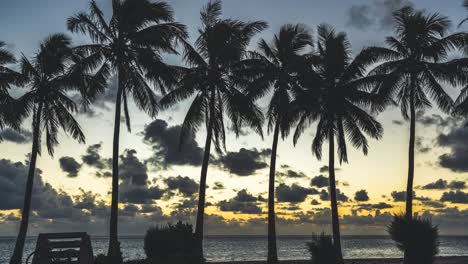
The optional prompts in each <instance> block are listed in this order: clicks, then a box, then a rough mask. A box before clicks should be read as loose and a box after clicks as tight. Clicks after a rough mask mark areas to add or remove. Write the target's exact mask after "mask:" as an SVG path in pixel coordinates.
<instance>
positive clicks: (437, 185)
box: [422, 179, 447, 190]
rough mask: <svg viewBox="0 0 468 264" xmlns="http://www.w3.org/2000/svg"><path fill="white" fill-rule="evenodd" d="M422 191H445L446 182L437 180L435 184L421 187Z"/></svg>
mask: <svg viewBox="0 0 468 264" xmlns="http://www.w3.org/2000/svg"><path fill="white" fill-rule="evenodd" d="M422 189H423V190H444V189H447V181H446V180H442V179H438V180H437V181H435V182H431V183H428V184H426V185H424V186H423V187H422Z"/></svg>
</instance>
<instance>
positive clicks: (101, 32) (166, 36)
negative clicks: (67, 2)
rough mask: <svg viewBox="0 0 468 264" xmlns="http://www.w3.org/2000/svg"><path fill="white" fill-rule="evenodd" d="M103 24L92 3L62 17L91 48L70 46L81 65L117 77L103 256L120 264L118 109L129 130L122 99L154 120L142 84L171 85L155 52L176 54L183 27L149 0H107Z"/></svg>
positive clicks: (151, 98) (151, 97) (153, 105)
mask: <svg viewBox="0 0 468 264" xmlns="http://www.w3.org/2000/svg"><path fill="white" fill-rule="evenodd" d="M112 12H113V13H112V17H111V18H110V20H109V21H106V20H105V18H104V14H103V12H102V11H101V10H100V9H99V7H98V6H97V4H96V2H95V1H91V3H90V6H89V13H83V12H81V13H78V14H77V15H75V16H73V17H70V18H69V19H68V29H69V30H71V31H72V32H81V33H84V34H87V35H88V36H89V37H90V38H91V40H92V44H89V45H82V46H78V47H76V49H77V50H79V51H80V52H82V53H83V54H85V55H87V61H86V63H87V64H86V67H90V68H98V70H97V71H98V72H108V73H117V77H118V89H117V98H116V103H115V121H114V141H113V154H112V202H111V219H110V232H109V236H110V239H109V251H108V255H109V256H110V257H111V259H112V263H116V262H118V261H120V260H118V259H117V257H118V256H119V255H120V251H119V246H118V238H117V237H118V236H117V214H118V194H119V173H118V158H119V135H120V116H121V106H122V104H123V108H124V109H123V110H124V115H125V120H126V125H127V128H128V130H129V131H130V118H129V113H128V104H127V101H128V99H127V98H128V96H130V95H131V96H133V99H134V101H135V103H136V105H137V107H139V108H140V109H141V110H143V111H145V112H146V113H148V114H149V115H150V116H151V117H155V116H156V114H157V112H158V102H157V100H158V98H157V96H156V94H155V93H154V91H153V89H152V88H151V87H150V85H149V84H148V83H147V80H150V81H151V82H152V83H154V84H157V86H158V88H159V89H161V91H162V92H163V93H164V92H165V86H166V85H169V84H170V83H172V82H174V81H175V79H174V77H175V72H174V70H173V69H172V68H171V67H169V66H168V65H166V64H165V63H164V62H163V61H162V59H161V54H160V53H163V52H166V53H173V54H175V53H177V52H176V50H175V44H176V41H177V40H181V39H184V38H186V36H187V33H186V30H185V26H184V25H182V24H180V23H177V22H174V17H173V11H172V9H171V8H170V6H169V5H168V4H167V3H165V2H152V1H150V0H113V1H112Z"/></svg>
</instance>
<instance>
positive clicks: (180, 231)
mask: <svg viewBox="0 0 468 264" xmlns="http://www.w3.org/2000/svg"><path fill="white" fill-rule="evenodd" d="M144 247H145V253H146V256H147V257H148V258H149V259H152V260H156V259H158V260H164V259H178V258H180V259H184V260H187V261H189V260H190V259H192V257H193V256H194V252H195V236H194V234H193V228H192V225H191V224H188V223H187V224H184V223H182V222H181V221H179V222H178V223H177V224H175V225H172V224H167V225H164V226H155V227H152V228H150V229H148V231H146V235H145V245H144ZM165 262H168V261H165ZM177 263H181V262H177Z"/></svg>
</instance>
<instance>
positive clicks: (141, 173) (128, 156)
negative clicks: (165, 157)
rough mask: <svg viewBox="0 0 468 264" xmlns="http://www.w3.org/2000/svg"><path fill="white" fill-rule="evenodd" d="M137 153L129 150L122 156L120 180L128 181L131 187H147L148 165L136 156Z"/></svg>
mask: <svg viewBox="0 0 468 264" xmlns="http://www.w3.org/2000/svg"><path fill="white" fill-rule="evenodd" d="M136 153H137V152H136V150H134V149H127V150H125V152H124V154H123V155H120V163H119V178H120V179H123V180H124V181H128V182H129V184H131V185H138V186H143V185H147V183H148V172H147V168H146V165H145V164H144V163H143V162H141V161H140V160H139V159H138V158H137V157H136V156H135V154H136Z"/></svg>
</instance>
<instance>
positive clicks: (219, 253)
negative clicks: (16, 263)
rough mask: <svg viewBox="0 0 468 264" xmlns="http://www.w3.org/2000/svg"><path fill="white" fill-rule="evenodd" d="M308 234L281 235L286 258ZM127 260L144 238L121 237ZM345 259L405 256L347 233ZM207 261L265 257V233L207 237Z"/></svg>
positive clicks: (448, 246) (446, 247)
mask: <svg viewBox="0 0 468 264" xmlns="http://www.w3.org/2000/svg"><path fill="white" fill-rule="evenodd" d="M309 240H310V237H308V236H283V237H279V238H278V256H279V258H280V259H283V260H290V259H309V258H310V256H309V253H308V251H307V247H306V242H308V241H309ZM14 242H15V238H14V237H0V263H8V260H9V257H10V256H11V252H12V250H13V247H14ZM120 242H121V247H122V252H123V254H124V258H125V259H137V258H144V257H145V253H144V250H143V237H142V236H126V237H121V238H120ZM35 244H36V238H34V237H29V238H28V239H27V241H26V246H25V258H26V256H27V255H29V253H31V252H32V251H33V249H34V247H35ZM342 244H343V253H344V256H345V258H350V259H352V258H396V257H402V254H401V253H400V252H399V251H398V250H397V248H396V247H395V245H394V243H393V241H392V240H390V238H389V237H386V236H344V237H343V239H342ZM107 245H108V244H107V238H106V237H93V238H92V246H93V250H94V254H95V255H97V254H101V253H105V252H106V251H107ZM204 249H205V258H206V259H207V261H242V260H264V259H266V254H267V242H266V237H263V236H211V237H207V238H205V243H204ZM439 255H440V256H468V236H442V237H441V238H440V253H439Z"/></svg>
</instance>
